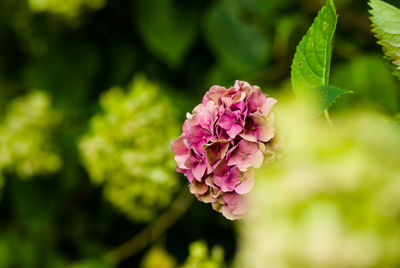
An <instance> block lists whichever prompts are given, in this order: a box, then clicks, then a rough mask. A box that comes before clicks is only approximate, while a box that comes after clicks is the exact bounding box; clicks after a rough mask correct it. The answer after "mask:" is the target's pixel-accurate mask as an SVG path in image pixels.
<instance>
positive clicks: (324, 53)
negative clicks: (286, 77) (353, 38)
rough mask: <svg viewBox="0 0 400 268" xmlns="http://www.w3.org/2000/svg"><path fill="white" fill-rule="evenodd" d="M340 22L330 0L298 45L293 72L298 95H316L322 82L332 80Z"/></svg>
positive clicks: (323, 84) (312, 96)
mask: <svg viewBox="0 0 400 268" xmlns="http://www.w3.org/2000/svg"><path fill="white" fill-rule="evenodd" d="M336 23H337V15H336V11H335V7H334V5H333V1H332V0H328V1H327V3H326V5H325V6H324V7H323V8H322V9H321V11H320V12H319V13H318V16H317V17H316V18H315V20H314V22H313V24H312V25H311V27H310V28H309V29H308V31H307V33H306V35H305V36H304V37H303V39H302V40H301V41H300V43H299V45H298V47H297V49H296V54H295V56H294V60H293V64H292V74H291V76H292V86H293V91H294V93H295V94H296V96H297V97H305V98H314V97H315V96H316V95H319V89H320V88H321V87H322V86H327V85H328V84H329V73H330V64H331V57H332V39H333V35H334V33H335V29H336ZM329 94H330V93H329V92H327V93H326V95H329Z"/></svg>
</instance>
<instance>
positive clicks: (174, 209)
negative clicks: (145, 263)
mask: <svg viewBox="0 0 400 268" xmlns="http://www.w3.org/2000/svg"><path fill="white" fill-rule="evenodd" d="M192 200H193V196H192V195H191V194H190V193H189V191H188V189H187V188H186V187H184V188H183V189H182V191H181V192H180V193H179V195H178V197H177V198H176V199H175V201H174V203H173V204H172V205H171V206H170V207H169V209H168V210H167V211H165V212H164V213H163V214H161V216H160V217H158V218H157V219H156V220H155V221H154V222H153V223H152V224H151V225H149V226H147V227H146V228H145V229H144V230H143V231H141V232H140V233H138V234H136V235H135V236H134V237H132V238H131V239H129V240H128V241H127V242H125V243H123V244H122V245H120V246H119V247H117V248H115V249H113V250H111V251H109V252H108V253H107V254H106V256H105V258H106V260H108V261H110V262H112V263H114V264H118V263H120V262H121V261H123V260H126V259H127V258H129V257H131V256H132V255H134V254H135V253H136V252H138V251H140V250H142V249H143V248H145V247H146V246H147V245H148V244H150V243H151V242H153V241H155V240H156V239H157V238H158V237H160V236H161V235H162V234H163V233H164V232H165V231H166V230H167V229H168V228H169V227H171V226H172V225H173V224H174V223H175V222H176V221H177V220H178V219H179V218H180V217H181V216H182V215H183V214H184V213H185V211H186V210H187V209H188V208H189V205H190V204H191V202H192Z"/></svg>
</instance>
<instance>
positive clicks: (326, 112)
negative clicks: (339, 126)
mask: <svg viewBox="0 0 400 268" xmlns="http://www.w3.org/2000/svg"><path fill="white" fill-rule="evenodd" d="M324 115H325V119H326V121H327V122H328V125H329V126H330V127H331V128H332V129H335V126H334V125H333V123H332V120H331V118H330V117H329V113H328V109H325V110H324Z"/></svg>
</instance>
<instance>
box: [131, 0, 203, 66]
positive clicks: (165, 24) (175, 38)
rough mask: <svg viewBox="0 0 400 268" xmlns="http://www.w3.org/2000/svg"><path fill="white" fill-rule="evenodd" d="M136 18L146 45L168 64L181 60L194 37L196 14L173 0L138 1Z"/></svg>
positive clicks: (173, 64)
mask: <svg viewBox="0 0 400 268" xmlns="http://www.w3.org/2000/svg"><path fill="white" fill-rule="evenodd" d="M134 11H135V15H136V16H135V19H136V20H137V25H138V27H139V30H140V33H141V35H142V36H143V39H144V41H145V42H146V44H147V46H148V48H149V49H150V50H151V51H152V52H153V53H154V54H156V55H158V56H159V57H160V58H162V59H163V60H164V61H166V62H167V63H168V64H169V65H171V66H176V65H178V64H180V63H181V62H182V59H183V56H184V55H185V53H186V52H187V50H188V49H189V47H190V45H191V44H192V43H193V41H194V38H195V36H196V24H195V22H196V21H195V18H196V17H195V13H194V11H192V10H187V9H184V8H181V9H177V7H175V6H174V2H173V1H172V0H154V1H147V0H139V1H137V3H136V5H135V10H134Z"/></svg>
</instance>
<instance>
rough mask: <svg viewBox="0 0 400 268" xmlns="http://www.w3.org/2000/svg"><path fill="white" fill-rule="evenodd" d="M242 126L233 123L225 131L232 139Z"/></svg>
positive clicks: (240, 130)
mask: <svg viewBox="0 0 400 268" xmlns="http://www.w3.org/2000/svg"><path fill="white" fill-rule="evenodd" d="M242 130H243V128H242V126H241V125H239V124H234V125H233V126H232V127H231V129H230V130H228V131H227V132H226V133H228V135H229V137H230V138H231V139H234V138H235V137H236V136H237V135H238V134H239V133H240V132H242Z"/></svg>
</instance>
